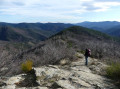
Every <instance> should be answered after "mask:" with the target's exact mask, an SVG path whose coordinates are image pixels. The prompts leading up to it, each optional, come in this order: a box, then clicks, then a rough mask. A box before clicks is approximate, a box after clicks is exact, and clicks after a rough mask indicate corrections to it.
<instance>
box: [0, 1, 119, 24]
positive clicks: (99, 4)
mask: <svg viewBox="0 0 120 89" xmlns="http://www.w3.org/2000/svg"><path fill="white" fill-rule="evenodd" d="M83 21H92V22H93V21H120V0H0V22H9V23H21V22H28V23H30V22H42V23H47V22H52V23H56V22H61V23H78V22H83Z"/></svg>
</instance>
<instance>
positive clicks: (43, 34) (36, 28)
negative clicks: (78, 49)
mask: <svg viewBox="0 0 120 89" xmlns="http://www.w3.org/2000/svg"><path fill="white" fill-rule="evenodd" d="M71 26H73V25H72V24H64V23H45V24H44V23H18V24H11V23H2V22H1V23H0V40H4V41H21V42H24V41H34V42H35V41H42V40H45V39H47V38H49V37H50V36H52V35H54V34H56V33H58V32H60V31H61V30H64V29H65V28H68V27H71Z"/></svg>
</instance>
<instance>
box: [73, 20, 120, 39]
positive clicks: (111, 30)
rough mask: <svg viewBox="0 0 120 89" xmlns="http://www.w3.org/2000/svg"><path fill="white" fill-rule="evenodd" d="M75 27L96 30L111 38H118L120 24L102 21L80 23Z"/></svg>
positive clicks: (119, 35)
mask: <svg viewBox="0 0 120 89" xmlns="http://www.w3.org/2000/svg"><path fill="white" fill-rule="evenodd" d="M75 25H78V26H83V27H87V28H90V29H94V30H98V31H101V32H104V33H107V34H109V35H112V36H117V37H120V22H117V21H103V22H81V23H77V24H75Z"/></svg>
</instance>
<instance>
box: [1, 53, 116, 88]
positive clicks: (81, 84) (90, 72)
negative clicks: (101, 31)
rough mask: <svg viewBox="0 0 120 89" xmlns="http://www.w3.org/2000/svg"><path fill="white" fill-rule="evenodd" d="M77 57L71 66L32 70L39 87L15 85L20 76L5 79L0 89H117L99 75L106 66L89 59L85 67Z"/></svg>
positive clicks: (82, 61)
mask: <svg viewBox="0 0 120 89" xmlns="http://www.w3.org/2000/svg"><path fill="white" fill-rule="evenodd" d="M79 56H81V57H79V60H78V61H76V62H72V63H71V64H67V65H48V66H42V67H37V68H34V69H35V70H36V76H37V83H38V84H39V86H36V87H20V86H17V83H19V82H20V81H22V80H24V78H23V77H22V76H23V74H22V75H17V76H14V77H11V78H7V79H6V80H5V81H3V82H4V83H5V85H3V86H2V87H1V88H0V89H118V88H117V87H116V86H115V85H113V81H112V80H110V79H107V78H106V77H104V76H103V74H102V73H101V71H102V72H103V71H104V68H105V67H106V66H107V65H105V64H103V63H101V62H98V61H97V60H96V59H92V58H89V65H88V66H85V64H84V63H85V62H84V56H83V55H79ZM26 82H27V81H26Z"/></svg>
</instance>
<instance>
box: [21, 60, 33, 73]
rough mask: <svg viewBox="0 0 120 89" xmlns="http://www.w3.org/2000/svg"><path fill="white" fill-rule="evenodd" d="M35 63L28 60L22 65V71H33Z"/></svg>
mask: <svg viewBox="0 0 120 89" xmlns="http://www.w3.org/2000/svg"><path fill="white" fill-rule="evenodd" d="M32 66H33V62H32V61H31V60H27V61H26V62H25V63H22V71H23V72H25V73H27V72H29V71H31V70H32Z"/></svg>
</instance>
